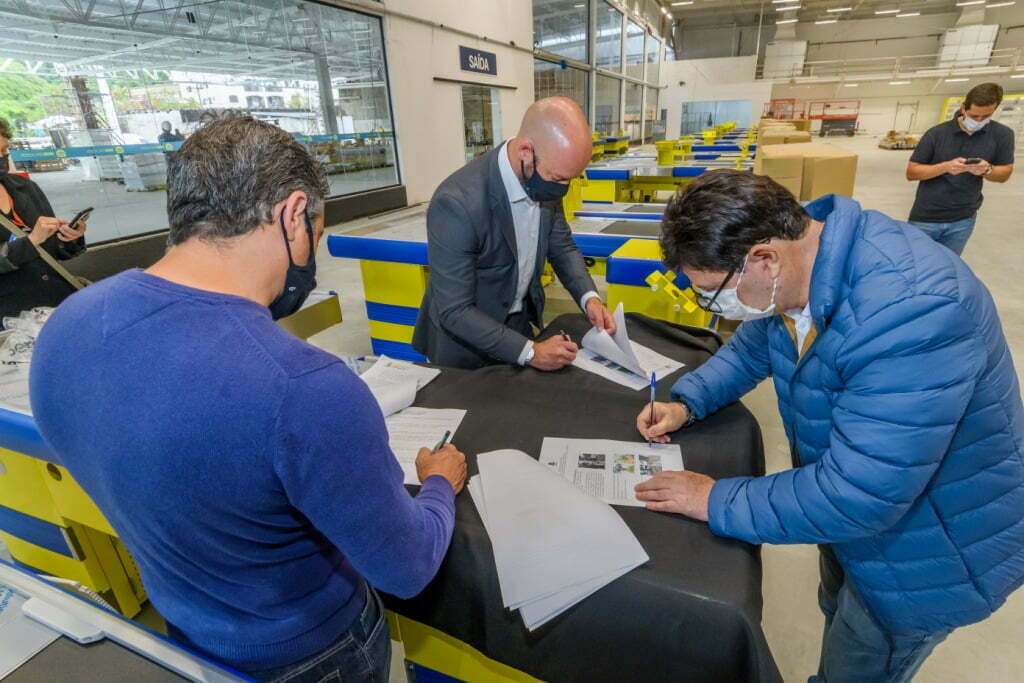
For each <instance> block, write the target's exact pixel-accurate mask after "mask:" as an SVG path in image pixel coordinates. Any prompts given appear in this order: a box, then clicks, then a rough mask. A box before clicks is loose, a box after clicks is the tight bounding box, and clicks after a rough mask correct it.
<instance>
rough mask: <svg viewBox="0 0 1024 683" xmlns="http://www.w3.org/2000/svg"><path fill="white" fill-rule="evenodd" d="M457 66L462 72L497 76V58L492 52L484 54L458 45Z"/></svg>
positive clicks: (481, 51)
mask: <svg viewBox="0 0 1024 683" xmlns="http://www.w3.org/2000/svg"><path fill="white" fill-rule="evenodd" d="M459 65H460V66H461V67H462V70H463V71H472V72H474V73H478V74H490V75H491V76H497V75H498V56H497V55H496V54H494V53H493V52H484V51H483V50H476V49H474V48H471V47H465V46H464V45H460V46H459Z"/></svg>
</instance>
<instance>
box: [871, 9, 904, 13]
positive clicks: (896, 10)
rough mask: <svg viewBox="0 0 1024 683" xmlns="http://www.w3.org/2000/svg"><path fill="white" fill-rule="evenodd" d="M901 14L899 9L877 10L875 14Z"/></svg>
mask: <svg viewBox="0 0 1024 683" xmlns="http://www.w3.org/2000/svg"><path fill="white" fill-rule="evenodd" d="M899 12H900V11H899V10H898V9H880V10H876V11H875V14H899Z"/></svg>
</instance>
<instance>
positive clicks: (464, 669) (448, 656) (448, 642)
mask: <svg viewBox="0 0 1024 683" xmlns="http://www.w3.org/2000/svg"><path fill="white" fill-rule="evenodd" d="M388 625H389V626H390V627H391V638H392V640H398V641H400V642H401V643H402V646H403V647H404V648H405V658H406V659H408V660H409V661H410V662H415V663H416V664H419V665H420V666H425V667H427V668H428V669H433V670H434V671H439V672H440V673H443V674H445V675H447V676H452V677H454V678H457V679H459V680H460V681H487V683H540V680H539V679H537V678H534V677H533V676H530V675H529V674H525V673H523V672H522V671H519V670H518V669H513V668H512V667H510V666H508V665H506V664H502V663H500V662H496V661H494V660H493V659H490V658H489V657H486V656H484V655H483V654H482V653H481V652H480V651H479V650H477V649H475V648H473V647H470V646H469V645H467V644H465V643H463V642H462V641H461V640H458V639H456V638H452V637H451V636H450V635H448V634H446V633H442V632H441V631H438V630H437V629H435V628H431V627H430V626H427V625H425V624H421V623H419V622H418V621H413V620H412V619H407V618H406V617H403V616H401V615H398V614H393V613H391V612H390V611H389V612H388Z"/></svg>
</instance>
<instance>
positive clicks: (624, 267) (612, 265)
mask: <svg viewBox="0 0 1024 683" xmlns="http://www.w3.org/2000/svg"><path fill="white" fill-rule="evenodd" d="M655 270H657V271H658V272H659V273H664V272H665V271H667V270H668V268H666V267H665V266H664V265H662V264H661V263H658V262H657V261H653V260H651V259H637V258H618V257H615V258H610V259H608V274H607V279H608V284H615V285H631V286H633V287H647V286H649V285H648V284H647V276H648V275H650V274H651V272H652V271H655ZM673 282H674V283H675V285H676V286H677V287H679V288H680V289H686V288H687V287H689V286H690V280H689V278H687V277H686V276H685V275H683V274H682V273H679V274H678V275H676V279H675V280H673Z"/></svg>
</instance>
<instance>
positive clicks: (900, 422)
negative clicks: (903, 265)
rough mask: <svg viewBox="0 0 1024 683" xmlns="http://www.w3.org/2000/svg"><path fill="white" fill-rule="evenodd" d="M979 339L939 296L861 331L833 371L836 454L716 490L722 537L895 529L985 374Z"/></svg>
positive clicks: (887, 310) (816, 536) (803, 537)
mask: <svg viewBox="0 0 1024 683" xmlns="http://www.w3.org/2000/svg"><path fill="white" fill-rule="evenodd" d="M741 329H742V328H741ZM976 334H977V331H976V330H975V329H974V328H973V326H972V325H971V322H970V316H969V315H966V314H965V312H964V311H963V310H962V309H960V306H959V305H958V303H957V302H956V300H954V299H953V298H950V297H946V296H937V295H930V294H927V295H925V294H921V295H916V296H910V297H908V298H904V299H902V300H900V301H898V302H897V303H892V304H889V305H887V306H885V307H884V308H882V309H880V310H878V311H876V312H874V313H873V314H872V315H870V317H868V318H867V319H866V320H863V321H860V324H859V325H857V326H855V327H853V328H851V329H850V330H849V331H848V333H847V336H846V341H845V343H844V344H842V346H841V347H839V348H838V349H837V350H836V352H835V355H834V358H832V359H830V360H829V361H828V363H829V364H831V365H833V368H834V370H835V372H836V374H837V376H838V381H839V383H840V384H841V385H842V386H841V387H837V390H838V391H837V393H835V394H834V396H835V398H834V399H833V400H834V404H833V407H832V429H831V432H830V434H829V437H828V438H829V447H828V449H827V450H825V451H824V453H823V454H822V456H821V457H820V458H819V459H818V460H817V461H816V462H814V463H811V464H807V465H804V466H802V467H799V468H796V469H792V470H787V471H784V472H779V473H777V474H773V475H771V476H767V477H759V478H750V477H740V478H735V479H722V480H719V481H718V482H716V483H715V486H714V488H713V490H712V493H711V499H710V502H709V510H708V513H709V523H710V525H711V529H712V531H713V532H714V533H716V534H718V535H721V536H729V537H733V538H740V539H743V540H745V541H748V542H750V543H840V542H843V541H848V540H851V539H855V538H859V537H865V536H870V535H872V534H875V533H878V532H880V531H882V530H884V529H887V528H889V527H891V526H893V525H894V524H896V523H897V522H898V521H899V520H900V519H901V518H902V516H903V515H904V514H905V513H906V511H907V510H908V509H909V507H910V506H911V505H912V504H913V502H914V501H915V500H916V499H917V498H918V497H919V496H920V495H921V493H922V492H923V491H924V489H925V487H926V486H927V484H928V481H929V480H930V479H931V477H932V475H933V473H934V472H935V470H936V468H937V467H938V465H939V463H940V461H941V460H942V458H943V456H944V454H945V453H946V451H947V450H948V447H949V444H950V441H951V439H952V437H953V434H954V432H955V430H956V427H957V424H958V423H959V421H960V420H961V418H962V417H963V416H964V414H965V411H966V409H967V405H968V401H969V400H970V398H971V396H972V394H973V392H974V385H975V382H976V378H977V377H978V376H979V375H980V373H981V371H982V369H983V368H980V367H978V365H979V364H980V361H979V360H977V359H978V358H979V356H980V354H976V353H973V352H972V348H976V347H977V345H979V344H981V341H980V340H979V339H977V338H976ZM758 362H760V361H758ZM925 368H927V370H926V371H923V369H925ZM744 385H745V382H744ZM723 393H724V392H723Z"/></svg>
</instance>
